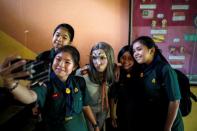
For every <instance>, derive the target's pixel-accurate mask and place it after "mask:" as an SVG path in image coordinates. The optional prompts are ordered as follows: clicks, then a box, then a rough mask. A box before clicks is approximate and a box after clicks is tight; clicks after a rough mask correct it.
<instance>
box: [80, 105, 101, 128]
mask: <svg viewBox="0 0 197 131" xmlns="http://www.w3.org/2000/svg"><path fill="white" fill-rule="evenodd" d="M83 113H84V114H85V116H86V117H87V118H88V120H89V121H90V122H91V123H92V125H95V127H94V130H95V131H99V126H98V125H97V122H96V119H95V117H94V114H93V112H92V110H91V108H90V106H84V107H83Z"/></svg>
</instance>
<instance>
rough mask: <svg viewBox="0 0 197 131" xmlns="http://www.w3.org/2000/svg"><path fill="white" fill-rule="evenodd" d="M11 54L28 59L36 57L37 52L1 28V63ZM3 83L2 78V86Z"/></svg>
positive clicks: (0, 81) (0, 83)
mask: <svg viewBox="0 0 197 131" xmlns="http://www.w3.org/2000/svg"><path fill="white" fill-rule="evenodd" d="M11 54H15V55H20V56H21V57H22V58H26V59H34V58H35V56H36V53H34V52H33V51H31V50H29V49H28V48H26V47H25V46H24V45H22V44H21V43H19V42H18V41H16V40H15V39H13V38H12V37H10V36H8V35H7V34H5V33H4V32H2V31H1V30H0V63H1V62H2V61H3V59H4V58H5V57H6V56H9V55H11ZM1 85H2V80H1V79H0V86H1Z"/></svg>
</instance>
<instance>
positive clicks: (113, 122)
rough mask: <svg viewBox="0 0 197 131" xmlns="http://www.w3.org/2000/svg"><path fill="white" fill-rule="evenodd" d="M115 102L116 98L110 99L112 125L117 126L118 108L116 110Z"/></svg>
mask: <svg viewBox="0 0 197 131" xmlns="http://www.w3.org/2000/svg"><path fill="white" fill-rule="evenodd" d="M115 108H116V107H115V102H114V99H113V98H112V99H111V100H110V118H111V120H112V126H113V127H115V128H117V122H116V115H115V114H116V112H115V111H116V110H115Z"/></svg>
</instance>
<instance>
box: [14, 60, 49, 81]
mask: <svg viewBox="0 0 197 131" xmlns="http://www.w3.org/2000/svg"><path fill="white" fill-rule="evenodd" d="M20 60H22V59H16V60H13V61H11V64H14V63H16V62H18V61H20ZM24 60H26V61H27V62H26V64H24V65H22V66H20V67H18V68H16V69H14V70H13V71H12V72H11V73H17V72H24V71H27V72H29V73H30V75H28V76H25V77H19V78H16V79H23V80H30V81H32V83H35V82H43V81H48V80H49V75H50V69H51V66H50V63H49V62H48V61H43V60H28V59H24Z"/></svg>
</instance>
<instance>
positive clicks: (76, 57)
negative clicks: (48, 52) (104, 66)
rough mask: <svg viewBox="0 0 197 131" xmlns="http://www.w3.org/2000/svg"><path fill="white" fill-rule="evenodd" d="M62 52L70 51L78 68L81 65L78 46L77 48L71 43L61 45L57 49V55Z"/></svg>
mask: <svg viewBox="0 0 197 131" xmlns="http://www.w3.org/2000/svg"><path fill="white" fill-rule="evenodd" d="M61 52H68V53H70V55H71V57H72V60H73V62H74V64H75V65H76V66H77V68H78V67H79V61H80V54H79V51H78V50H77V48H75V47H74V46H71V45H64V46H63V47H61V48H59V49H58V50H57V53H56V55H57V54H59V53H61Z"/></svg>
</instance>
